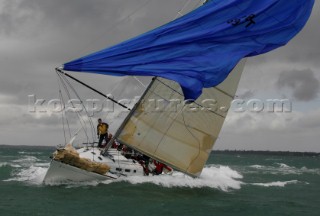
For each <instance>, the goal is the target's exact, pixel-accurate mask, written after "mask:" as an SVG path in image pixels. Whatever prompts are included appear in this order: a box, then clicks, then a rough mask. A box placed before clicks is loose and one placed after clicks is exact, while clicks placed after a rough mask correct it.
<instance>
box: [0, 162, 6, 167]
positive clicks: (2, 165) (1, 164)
mask: <svg viewBox="0 0 320 216" xmlns="http://www.w3.org/2000/svg"><path fill="white" fill-rule="evenodd" d="M7 165H8V163H7V162H1V163H0V167H5V166H7Z"/></svg>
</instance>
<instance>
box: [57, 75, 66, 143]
mask: <svg viewBox="0 0 320 216" xmlns="http://www.w3.org/2000/svg"><path fill="white" fill-rule="evenodd" d="M57 76H58V77H57V81H58V86H59V97H60V105H61V108H62V109H63V110H62V112H61V120H62V129H63V136H64V143H65V145H66V144H67V137H66V131H65V128H64V113H63V112H64V110H65V106H64V104H63V107H62V101H63V99H62V97H61V96H62V93H61V86H60V82H59V75H58V74H57Z"/></svg>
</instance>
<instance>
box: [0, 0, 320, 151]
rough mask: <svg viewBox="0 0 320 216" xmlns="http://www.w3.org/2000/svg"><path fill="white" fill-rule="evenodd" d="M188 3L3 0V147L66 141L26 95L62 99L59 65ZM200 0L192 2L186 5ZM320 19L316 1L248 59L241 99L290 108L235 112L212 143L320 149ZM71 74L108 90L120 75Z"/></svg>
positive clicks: (141, 29) (0, 57)
mask: <svg viewBox="0 0 320 216" xmlns="http://www.w3.org/2000/svg"><path fill="white" fill-rule="evenodd" d="M187 1H188V0H105V1H103V0H91V1H87V0H68V1H63V0H1V1H0V26H1V28H0V40H1V42H0V65H1V69H0V74H1V79H0V137H1V140H0V144H10V145H18V144H27V145H52V146H55V145H56V144H58V143H61V142H62V140H63V136H62V128H61V123H60V122H61V120H60V119H59V116H58V115H56V114H42V115H39V114H33V113H30V112H28V95H31V94H35V95H36V96H37V97H38V98H44V99H47V100H48V99H52V98H57V96H58V84H57V77H56V75H55V72H54V68H55V67H57V66H60V65H61V64H63V63H65V62H68V61H70V60H73V59H76V58H78V57H80V56H83V55H85V54H88V53H90V52H93V51H96V50H99V49H102V48H104V47H107V46H110V45H112V44H115V43H118V42H121V41H123V40H125V39H127V38H130V37H133V36H135V35H138V34H140V33H143V32H145V31H147V30H149V29H152V28H154V27H157V26H159V25H161V24H164V23H166V22H168V21H170V20H172V19H173V18H174V17H175V16H176V15H177V12H178V11H179V10H180V9H181V8H182V7H183V5H184V4H185V2H187ZM197 3H198V1H196V0H195V1H192V3H191V4H190V5H188V7H187V9H189V10H190V9H192V8H194V7H195V6H196V4H197ZM128 15H131V16H129V17H128V18H126V17H127V16H128ZM125 18H126V19H125ZM319 20H320V4H319V1H317V2H316V5H315V7H314V11H313V14H312V17H311V19H310V20H309V22H308V24H307V26H306V27H305V29H304V30H303V31H302V32H301V33H300V34H299V35H298V36H297V37H296V38H295V39H293V40H292V41H291V42H290V43H289V44H288V45H287V46H285V47H283V48H280V49H278V50H277V51H275V52H272V53H269V54H266V55H263V56H259V57H255V58H251V59H249V60H248V63H247V66H246V68H245V72H244V74H243V77H242V79H241V83H240V86H239V91H238V96H239V98H243V99H250V98H253V97H254V98H259V99H262V100H264V99H269V98H283V97H286V98H288V99H290V100H292V102H293V111H292V112H291V113H284V114H282V113H276V114H275V113H268V112H262V113H252V112H246V113H234V112H230V113H229V115H228V119H227V122H226V123H225V125H224V128H223V131H222V133H221V137H220V138H219V140H218V142H217V144H216V147H215V148H217V149H255V150H258V149H264V150H292V151H304V150H305V151H318V152H320V145H319V144H318V138H320V137H319V134H318V131H319V129H320V125H319V123H318V122H320V106H319V105H320V101H319V80H320V73H319V67H320V61H319V60H320V51H319V50H320V43H319V38H320V28H319V24H318V23H319ZM74 75H75V76H77V77H79V78H80V79H82V80H85V81H86V82H87V83H89V84H91V85H94V86H96V87H97V88H98V89H101V90H103V91H105V92H110V91H111V89H113V87H115V86H116V83H117V82H118V81H119V80H120V79H119V78H114V77H105V76H101V75H87V74H74ZM80 92H81V94H82V95H84V96H85V97H87V98H96V97H97V96H96V95H95V94H93V93H91V92H89V91H87V90H84V89H80ZM71 123H72V124H75V122H71Z"/></svg>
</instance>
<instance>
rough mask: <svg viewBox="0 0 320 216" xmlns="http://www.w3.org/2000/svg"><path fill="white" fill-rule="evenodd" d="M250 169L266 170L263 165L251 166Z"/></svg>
mask: <svg viewBox="0 0 320 216" xmlns="http://www.w3.org/2000/svg"><path fill="white" fill-rule="evenodd" d="M249 167H251V168H255V169H262V168H264V166H262V165H251V166H249Z"/></svg>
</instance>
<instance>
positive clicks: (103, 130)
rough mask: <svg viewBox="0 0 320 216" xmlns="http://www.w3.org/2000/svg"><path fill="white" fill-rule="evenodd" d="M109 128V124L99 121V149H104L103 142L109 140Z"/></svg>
mask: <svg viewBox="0 0 320 216" xmlns="http://www.w3.org/2000/svg"><path fill="white" fill-rule="evenodd" d="M108 128H109V125H108V124H107V123H104V122H102V120H101V119H98V126H97V135H98V137H99V143H98V147H99V148H101V147H102V141H103V140H104V139H105V140H106V139H107V138H108Z"/></svg>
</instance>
